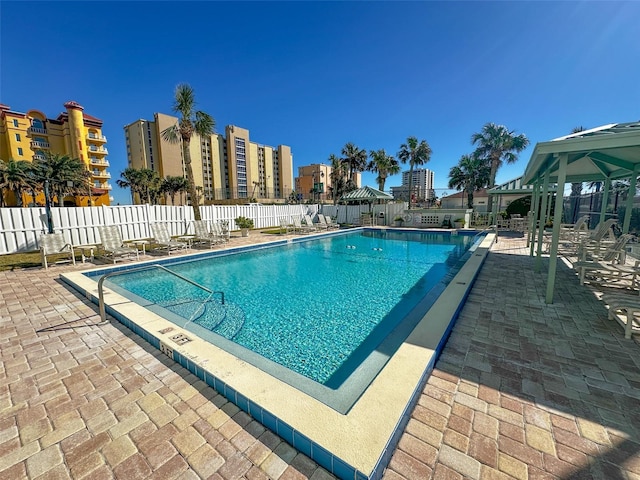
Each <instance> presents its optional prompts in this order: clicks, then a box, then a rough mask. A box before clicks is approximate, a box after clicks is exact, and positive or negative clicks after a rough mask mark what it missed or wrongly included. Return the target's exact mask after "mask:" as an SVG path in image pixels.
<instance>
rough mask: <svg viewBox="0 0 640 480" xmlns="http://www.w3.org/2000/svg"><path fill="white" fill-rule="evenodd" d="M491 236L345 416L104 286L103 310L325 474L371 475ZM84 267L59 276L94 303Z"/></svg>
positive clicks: (383, 459) (403, 419) (389, 447)
mask: <svg viewBox="0 0 640 480" xmlns="http://www.w3.org/2000/svg"><path fill="white" fill-rule="evenodd" d="M306 238H309V237H306ZM493 239H494V235H492V234H490V235H488V236H487V237H486V238H485V239H484V240H483V241H482V243H481V244H480V245H479V247H478V248H477V249H476V250H475V252H473V253H472V254H471V256H470V258H469V259H468V260H467V262H466V263H465V265H464V266H463V267H462V268H461V269H460V271H459V272H458V273H457V275H456V276H455V277H454V278H453V280H452V281H451V282H450V284H449V286H448V287H447V289H446V290H445V291H444V292H443V293H442V294H441V295H440V297H439V298H438V300H437V301H436V302H435V303H434V305H433V306H432V308H431V309H430V310H429V312H427V314H426V315H425V316H424V317H423V318H422V319H421V321H420V322H419V324H418V325H417V326H416V327H415V328H414V329H413V331H412V333H411V334H410V335H409V337H407V339H406V340H405V341H404V342H403V344H402V346H401V347H400V348H399V349H398V351H397V352H396V354H394V355H393V357H392V358H391V359H390V360H389V362H388V364H387V365H386V366H385V367H384V368H383V369H382V371H381V372H380V373H379V374H378V376H377V377H376V378H375V379H374V381H373V382H372V383H371V385H370V386H369V388H368V389H367V390H366V391H365V393H364V394H363V395H362V397H361V398H360V399H359V400H358V402H356V404H355V405H354V407H353V408H352V409H351V411H349V412H348V413H347V414H346V415H341V414H339V413H338V412H336V411H335V410H332V409H331V408H329V407H327V406H326V405H324V404H322V403H321V402H319V401H318V400H315V399H313V398H312V397H310V396H308V395H306V394H304V393H302V392H299V391H297V390H296V389H294V388H293V387H290V386H289V385H287V384H285V383H284V382H281V381H279V380H277V379H275V378H273V377H271V376H270V375H268V374H266V373H264V372H262V371H261V370H259V369H257V368H256V367H253V366H252V365H250V364H247V363H246V362H243V361H241V360H239V359H237V358H235V357H233V356H232V355H230V354H228V353H227V352H225V351H223V350H221V349H219V348H217V347H215V346H213V345H209V344H205V342H203V341H201V340H200V339H197V338H193V340H192V341H190V342H189V343H187V344H184V345H178V344H177V343H175V342H174V341H172V340H171V337H172V336H174V335H176V334H183V335H186V336H187V337H193V334H192V333H191V332H188V331H185V330H182V329H181V328H180V327H176V325H175V324H173V323H170V322H169V321H167V320H164V319H162V318H161V317H158V316H157V315H154V314H152V313H151V312H149V311H148V310H146V309H144V308H142V307H140V306H138V305H136V304H133V303H132V302H130V301H129V300H127V299H126V298H124V297H121V296H119V295H117V294H115V293H113V292H110V291H109V292H108V293H107V295H106V296H105V298H106V299H107V304H108V305H107V308H108V310H107V311H108V313H110V314H111V315H112V316H114V317H115V318H116V319H118V320H119V321H120V322H121V323H123V324H124V325H125V326H127V327H128V328H130V329H131V330H132V331H134V332H135V333H137V334H138V335H140V336H141V337H143V338H144V339H145V340H147V341H148V342H150V343H151V344H152V345H154V346H155V347H156V348H160V349H161V350H163V351H164V352H165V353H170V355H169V356H173V358H174V360H175V361H176V362H177V363H179V364H181V365H182V366H184V367H185V368H187V369H188V370H189V371H191V372H192V373H194V374H195V375H196V376H198V377H199V378H201V379H202V380H203V381H205V382H206V383H207V384H209V385H210V386H212V387H213V388H215V389H216V390H217V391H218V392H220V393H222V394H223V395H225V396H226V397H227V398H228V399H229V400H231V401H233V402H234V403H235V404H236V405H238V406H239V407H240V408H242V409H243V410H245V411H246V412H248V413H249V414H250V415H252V416H253V417H254V418H256V419H257V420H258V421H260V422H261V423H263V424H264V425H265V426H266V427H267V428H269V429H271V430H273V431H274V432H275V433H277V434H278V435H280V436H281V437H282V438H283V439H285V440H286V441H288V442H289V443H291V444H292V445H293V446H294V447H295V448H297V449H298V450H299V451H301V452H302V453H305V454H306V455H308V456H309V457H311V458H312V459H313V460H315V461H316V462H317V463H319V464H320V465H322V466H323V467H325V468H327V469H328V470H329V471H331V472H332V473H334V474H336V475H337V476H339V477H342V478H367V477H370V478H379V477H380V476H381V475H382V473H383V470H384V467H385V466H386V464H387V462H388V459H389V458H390V455H391V453H392V452H393V448H394V446H395V444H396V443H397V440H398V439H399V433H401V432H402V429H403V426H404V425H406V423H407V421H408V417H409V415H410V413H411V410H412V408H413V406H414V404H415V402H416V401H417V396H418V395H419V393H420V392H421V390H422V388H423V386H424V383H425V382H426V380H427V378H428V376H429V373H430V372H431V369H432V368H433V365H434V364H435V361H436V359H437V356H438V355H439V353H440V351H441V350H442V348H443V346H444V343H445V342H446V339H447V337H448V334H449V333H450V331H451V329H452V327H453V325H454V323H455V319H456V317H457V315H458V312H459V310H460V308H461V305H462V302H463V301H464V299H465V298H466V296H467V295H468V293H469V290H470V289H471V285H472V284H473V281H474V280H475V277H476V275H477V273H478V271H479V269H480V267H481V265H482V263H483V262H484V259H485V258H486V255H487V253H488V251H489V248H490V245H491V243H492V242H493ZM264 245H268V244H262V245H256V246H257V247H260V246H264ZM183 258H184V257H183ZM137 265H138V264H137ZM105 267H106V266H105ZM105 267H101V268H100V270H104V269H105ZM107 268H108V267H107ZM84 273H86V272H74V273H69V274H64V275H62V277H63V280H64V281H65V282H66V283H68V284H71V285H73V286H74V287H75V288H76V289H78V290H81V291H83V292H84V294H85V295H86V296H87V297H88V298H92V297H94V301H95V297H97V285H96V283H95V282H94V281H93V280H92V279H90V278H87V276H86V275H85V274H84ZM132 318H134V319H138V320H137V321H131V320H130V319H132ZM167 328H172V330H171V331H169V332H166V331H165V330H166V329H167ZM162 332H164V333H162Z"/></svg>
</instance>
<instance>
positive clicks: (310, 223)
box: [303, 215, 321, 232]
mask: <svg viewBox="0 0 640 480" xmlns="http://www.w3.org/2000/svg"><path fill="white" fill-rule="evenodd" d="M303 220H304V223H305V224H306V225H307V226H308V227H311V229H312V231H314V232H315V231H318V230H320V229H321V228H320V225H319V224H317V223H315V222H314V221H313V219H312V218H311V215H305V216H304V218H303Z"/></svg>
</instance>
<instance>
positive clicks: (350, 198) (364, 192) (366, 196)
mask: <svg viewBox="0 0 640 480" xmlns="http://www.w3.org/2000/svg"><path fill="white" fill-rule="evenodd" d="M340 200H342V201H344V202H374V201H376V200H386V201H388V200H393V197H392V196H391V195H389V194H388V193H384V192H381V191H380V190H377V189H375V188H373V187H362V188H358V189H357V190H352V191H351V192H349V193H346V194H344V195H343V196H342V198H341V199H340Z"/></svg>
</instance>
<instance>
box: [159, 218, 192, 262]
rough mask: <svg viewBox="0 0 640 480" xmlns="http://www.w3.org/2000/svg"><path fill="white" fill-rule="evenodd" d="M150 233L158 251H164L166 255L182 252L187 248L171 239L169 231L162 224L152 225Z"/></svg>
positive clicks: (182, 243) (185, 245)
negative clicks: (176, 251) (177, 251)
mask: <svg viewBox="0 0 640 480" xmlns="http://www.w3.org/2000/svg"><path fill="white" fill-rule="evenodd" d="M151 233H152V235H153V239H154V242H155V243H156V245H158V247H159V248H158V249H159V250H166V252H167V254H168V255H171V252H173V251H175V250H184V249H185V248H187V244H186V243H184V242H177V241H175V240H172V239H171V235H169V230H168V229H167V226H166V225H165V224H164V223H152V224H151Z"/></svg>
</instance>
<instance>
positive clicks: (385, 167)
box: [367, 148, 400, 192]
mask: <svg viewBox="0 0 640 480" xmlns="http://www.w3.org/2000/svg"><path fill="white" fill-rule="evenodd" d="M369 156H370V157H371V161H370V162H369V164H368V165H367V170H369V171H370V172H374V173H377V174H378V177H377V178H376V182H378V190H380V191H381V192H384V184H385V182H386V180H387V177H388V176H389V175H396V174H398V173H400V164H399V163H398V161H397V160H396V159H395V158H394V157H393V155H387V152H385V151H384V148H382V149H380V150H371V151H370V152H369Z"/></svg>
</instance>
